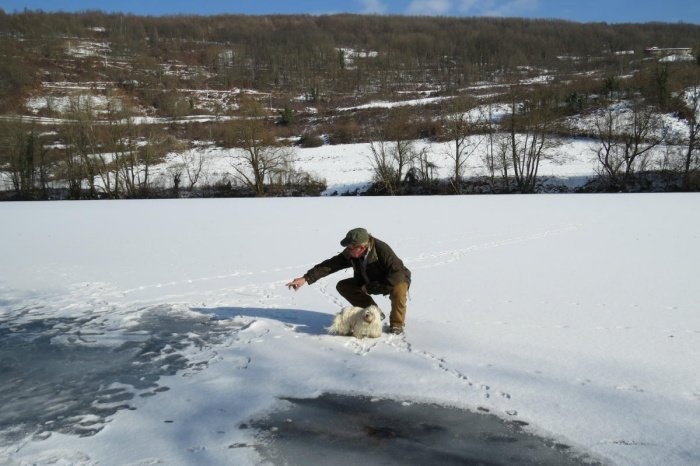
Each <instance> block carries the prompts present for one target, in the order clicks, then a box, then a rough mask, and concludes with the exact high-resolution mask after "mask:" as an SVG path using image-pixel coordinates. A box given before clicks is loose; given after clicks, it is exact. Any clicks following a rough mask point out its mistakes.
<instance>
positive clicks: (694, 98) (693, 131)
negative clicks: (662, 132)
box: [682, 84, 700, 188]
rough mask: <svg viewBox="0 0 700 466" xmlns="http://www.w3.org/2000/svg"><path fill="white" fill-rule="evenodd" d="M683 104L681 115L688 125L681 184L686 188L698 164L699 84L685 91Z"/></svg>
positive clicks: (699, 127)
mask: <svg viewBox="0 0 700 466" xmlns="http://www.w3.org/2000/svg"><path fill="white" fill-rule="evenodd" d="M685 104H686V105H685V108H684V109H683V115H682V116H683V117H684V119H685V122H686V125H687V127H688V138H687V140H686V141H685V144H686V151H685V156H684V157H683V184H684V185H685V187H686V188H688V187H689V186H690V179H691V174H692V173H693V172H695V171H697V170H698V168H699V165H700V160H698V152H700V119H699V118H698V114H700V84H695V85H693V86H691V87H690V88H689V89H688V90H687V91H686V93H685Z"/></svg>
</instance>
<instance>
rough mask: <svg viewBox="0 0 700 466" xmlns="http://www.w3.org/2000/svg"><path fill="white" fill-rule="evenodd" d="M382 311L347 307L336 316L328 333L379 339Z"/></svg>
mask: <svg viewBox="0 0 700 466" xmlns="http://www.w3.org/2000/svg"><path fill="white" fill-rule="evenodd" d="M381 314H382V311H381V310H380V309H379V308H378V307H377V306H369V307H364V308H363V307H357V306H347V307H344V308H343V310H342V311H340V312H339V313H338V314H336V316H335V318H334V319H333V325H331V326H330V327H329V328H328V333H330V334H333V335H347V336H350V335H352V336H354V337H355V338H365V337H369V338H379V337H380V336H381V335H382V317H381Z"/></svg>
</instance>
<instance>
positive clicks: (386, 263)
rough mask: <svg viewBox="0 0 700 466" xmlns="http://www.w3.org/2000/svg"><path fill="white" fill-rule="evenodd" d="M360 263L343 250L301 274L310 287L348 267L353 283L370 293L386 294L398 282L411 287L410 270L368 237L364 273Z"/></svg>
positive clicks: (389, 248) (381, 244) (380, 244)
mask: <svg viewBox="0 0 700 466" xmlns="http://www.w3.org/2000/svg"><path fill="white" fill-rule="evenodd" d="M363 262H364V261H363V259H362V258H360V259H353V258H352V257H350V253H349V251H348V250H347V248H346V249H344V250H343V251H342V252H341V253H340V254H338V255H337V256H334V257H331V258H330V259H327V260H325V261H323V262H321V263H320V264H317V265H315V266H313V267H312V268H311V269H310V270H309V271H308V272H306V273H305V274H304V278H305V279H306V283H308V284H309V285H310V284H312V283H314V282H315V281H317V280H319V279H321V278H323V277H325V276H326V275H330V274H332V273H334V272H337V271H338V270H343V269H347V268H348V267H352V268H353V271H354V277H355V281H357V283H358V284H359V285H368V286H367V289H368V291H369V292H370V293H371V294H386V293H389V292H390V291H391V288H392V287H393V286H394V285H396V284H397V283H400V282H406V283H408V284H409V285H410V284H411V271H410V270H408V269H407V268H406V266H405V265H403V262H402V261H401V259H399V258H398V256H397V255H396V254H395V253H394V251H393V250H392V249H391V247H389V245H388V244H386V243H385V242H383V241H380V240H378V239H377V238H374V237H372V236H370V237H369V251H368V252H367V265H366V268H365V269H364V272H365V273H363V266H362V264H363Z"/></svg>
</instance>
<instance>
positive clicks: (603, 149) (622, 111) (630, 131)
mask: <svg viewBox="0 0 700 466" xmlns="http://www.w3.org/2000/svg"><path fill="white" fill-rule="evenodd" d="M595 127H596V136H597V137H598V139H599V140H600V147H599V148H598V149H597V151H596V154H597V156H598V162H599V164H600V169H599V173H600V175H601V176H602V177H604V178H605V179H607V180H608V183H609V185H610V187H611V188H612V189H615V190H619V189H623V190H624V189H628V188H629V183H630V181H631V178H632V177H633V175H634V174H635V173H636V172H638V171H639V170H641V169H643V167H644V166H645V165H646V162H647V160H646V159H647V157H648V155H649V154H650V151H651V150H652V149H653V148H654V147H656V146H658V145H659V144H660V143H661V142H662V141H663V139H664V132H663V125H662V123H661V121H660V119H659V118H658V115H657V114H656V112H655V111H654V109H653V108H652V107H651V106H649V105H647V104H645V103H644V102H643V101H642V100H641V99H634V100H632V101H631V102H629V105H628V106H627V107H626V108H623V107H621V106H620V105H612V106H609V107H608V108H606V109H605V110H603V111H602V112H601V114H600V115H599V116H598V117H597V118H596V120H595Z"/></svg>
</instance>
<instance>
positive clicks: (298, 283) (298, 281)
mask: <svg viewBox="0 0 700 466" xmlns="http://www.w3.org/2000/svg"><path fill="white" fill-rule="evenodd" d="M304 283H306V278H304V277H299V278H295V279H294V280H292V281H291V282H289V283H287V285H286V286H287V288H289V289H290V290H294V291H296V290H298V289H299V288H301V287H302V285H303V284H304Z"/></svg>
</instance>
